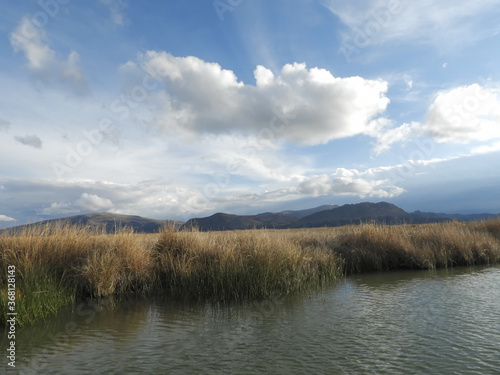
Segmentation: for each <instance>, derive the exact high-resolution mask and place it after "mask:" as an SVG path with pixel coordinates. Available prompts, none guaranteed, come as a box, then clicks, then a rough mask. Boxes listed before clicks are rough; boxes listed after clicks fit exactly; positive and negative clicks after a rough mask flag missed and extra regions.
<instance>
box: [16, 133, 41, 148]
mask: <svg viewBox="0 0 500 375" xmlns="http://www.w3.org/2000/svg"><path fill="white" fill-rule="evenodd" d="M14 139H15V140H16V141H17V142H19V143H22V144H23V145H26V146H30V147H33V148H38V149H40V148H42V140H41V139H40V137H38V136H37V135H34V134H33V135H27V136H25V137H20V136H15V137H14Z"/></svg>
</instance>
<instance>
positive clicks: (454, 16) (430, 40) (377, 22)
mask: <svg viewBox="0 0 500 375" xmlns="http://www.w3.org/2000/svg"><path fill="white" fill-rule="evenodd" d="M323 4H324V5H325V6H326V7H327V8H328V9H329V10H330V11H331V12H332V13H333V14H335V15H336V16H337V17H338V18H339V19H340V20H341V21H342V22H343V23H344V24H345V25H346V26H348V27H349V32H347V33H346V34H345V35H344V37H345V39H346V42H351V43H352V44H353V46H355V47H358V48H363V47H366V46H367V45H369V44H381V43H385V42H388V41H394V40H397V41H406V42H407V41H413V42H417V43H427V44H433V45H439V46H450V45H454V44H463V43H472V42H475V41H477V40H480V39H483V38H486V37H490V36H492V35H494V34H495V32H498V31H499V26H498V22H496V19H498V14H499V7H498V6H499V5H500V1H499V0H478V1H474V2H471V1H467V0H456V1H433V0H421V1H401V0H357V1H343V0H323Z"/></svg>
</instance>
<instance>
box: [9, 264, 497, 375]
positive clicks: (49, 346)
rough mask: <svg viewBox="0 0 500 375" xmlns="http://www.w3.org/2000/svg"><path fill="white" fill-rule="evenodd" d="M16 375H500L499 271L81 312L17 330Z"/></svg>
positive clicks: (405, 275) (110, 304) (137, 302)
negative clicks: (240, 300)
mask: <svg viewBox="0 0 500 375" xmlns="http://www.w3.org/2000/svg"><path fill="white" fill-rule="evenodd" d="M4 336H5V335H3V336H2V341H1V343H2V347H5V346H4V345H5V340H4ZM2 351H4V350H2ZM2 358H4V359H3V360H2V361H3V362H4V363H2V367H1V368H2V370H3V369H6V368H7V367H6V366H5V365H6V361H7V360H6V359H5V356H3V355H2ZM17 365H18V366H17V367H16V370H15V371H12V372H8V373H13V374H23V373H24V374H35V373H36V374H183V375H185V374H310V375H313V374H440V375H441V374H478V375H479V374H481V375H484V374H500V268H498V267H494V268H476V269H452V270H440V271H435V272H427V271H421V272H397V273H381V274H366V275H359V276H353V277H349V278H346V279H345V280H341V281H339V282H338V283H337V284H336V285H335V286H332V287H330V288H328V289H326V290H323V291H321V292H317V293H312V294H311V293H309V294H306V295H301V296H294V297H280V296H275V297H274V298H272V299H269V300H266V301H260V302H254V303H247V304H225V305H213V304H210V303H209V304H206V303H192V302H191V303H190V302H187V301H185V302H182V301H172V300H170V299H161V298H156V299H148V300H146V299H133V300H126V301H110V300H107V301H104V302H101V303H100V304H89V303H80V304H76V305H75V306H73V307H72V308H68V309H66V310H65V311H62V312H61V313H60V314H59V315H58V316H57V317H54V318H53V319H50V320H49V321H47V322H45V323H42V324H39V325H37V326H35V327H31V328H28V329H24V330H21V331H20V332H19V335H18V337H17Z"/></svg>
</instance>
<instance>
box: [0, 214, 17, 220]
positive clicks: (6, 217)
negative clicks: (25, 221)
mask: <svg viewBox="0 0 500 375" xmlns="http://www.w3.org/2000/svg"><path fill="white" fill-rule="evenodd" d="M0 221H16V219H14V218H13V217H10V216H6V215H0Z"/></svg>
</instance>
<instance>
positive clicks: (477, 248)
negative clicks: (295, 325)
mask: <svg viewBox="0 0 500 375" xmlns="http://www.w3.org/2000/svg"><path fill="white" fill-rule="evenodd" d="M499 261H500V220H497V221H487V222H479V223H469V224H463V223H458V222H453V223H444V224H428V225H401V226H383V225H373V224H363V225H360V226H349V227H342V228H319V229H297V230H253V231H232V232H197V231H190V232H182V231H181V232H180V231H177V230H175V229H174V228H165V230H164V231H163V233H161V234H155V235H143V234H135V233H133V232H132V231H131V230H122V231H119V232H118V233H115V234H106V233H105V232H104V230H96V229H90V228H86V227H75V226H56V227H53V226H51V227H49V226H39V227H30V228H27V229H24V230H23V231H21V232H15V233H10V234H9V233H3V234H1V235H0V313H1V317H0V324H2V323H5V319H6V314H5V313H6V311H5V308H6V306H7V303H6V297H7V286H6V285H7V283H6V276H7V266H8V265H14V266H15V267H16V269H17V281H16V287H17V296H16V297H17V305H16V310H17V312H18V314H19V315H18V321H19V323H20V324H26V323H32V322H34V321H36V320H39V319H44V318H45V317H47V316H48V315H50V314H53V313H55V312H56V311H57V310H58V309H59V308H60V307H61V306H63V305H64V304H67V303H69V302H71V301H73V300H74V299H76V298H81V297H105V296H109V295H122V294H126V293H157V292H160V293H167V294H170V295H174V296H188V297H190V298H213V299H217V300H229V299H231V300H232V299H236V300H243V299H254V298H266V297H269V296H270V295H272V294H273V293H276V292H279V293H285V294H286V293H293V292H295V291H298V290H303V289H306V288H310V287H317V286H319V285H324V284H325V283H328V282H330V281H332V280H335V279H336V278H338V277H339V276H341V275H343V274H351V273H356V272H367V271H386V270H394V269H433V268H438V267H453V266H460V265H479V264H492V263H497V262H499Z"/></svg>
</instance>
